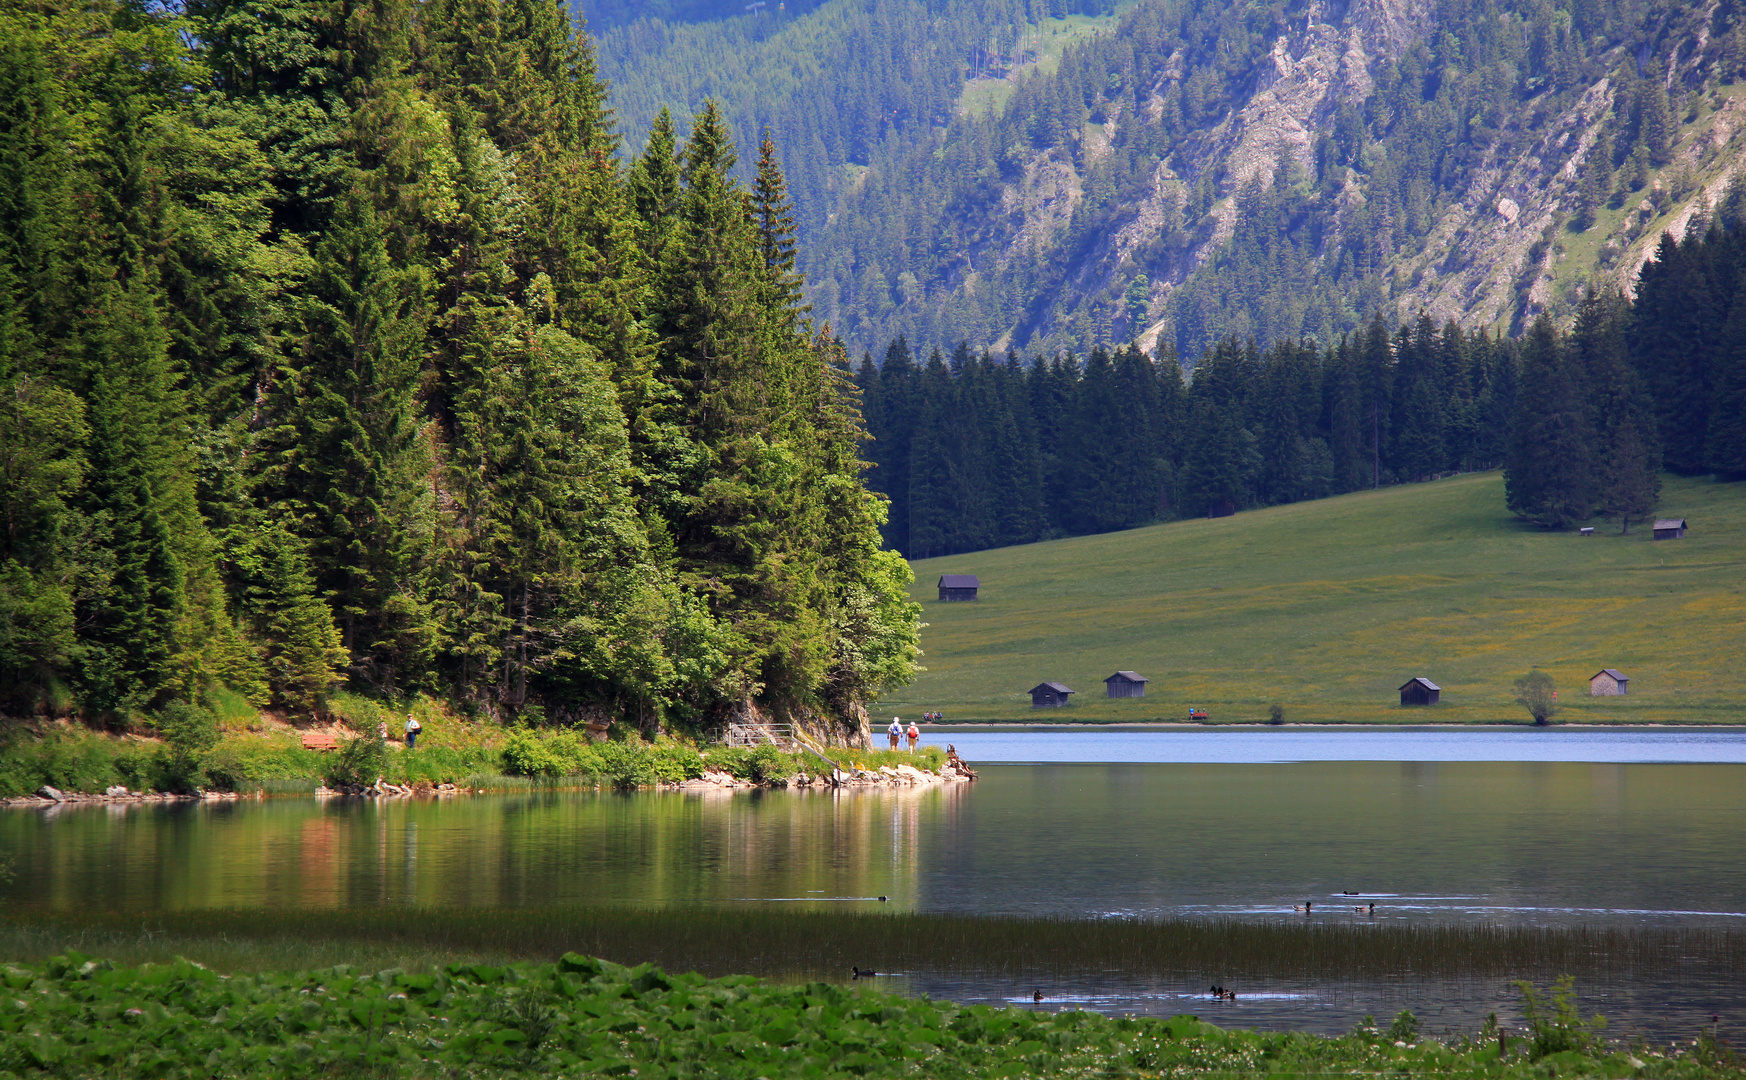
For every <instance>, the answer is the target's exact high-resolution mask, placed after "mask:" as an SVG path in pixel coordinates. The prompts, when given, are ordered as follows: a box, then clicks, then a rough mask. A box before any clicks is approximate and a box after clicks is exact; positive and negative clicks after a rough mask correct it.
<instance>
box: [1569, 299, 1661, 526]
mask: <svg viewBox="0 0 1746 1080" xmlns="http://www.w3.org/2000/svg"><path fill="white" fill-rule="evenodd" d="M1629 319H1630V305H1629V302H1628V301H1626V300H1625V299H1624V297H1622V296H1619V295H1618V294H1616V293H1601V292H1595V291H1592V290H1591V291H1590V293H1589V294H1588V295H1587V296H1586V297H1584V299H1583V303H1582V307H1581V309H1580V310H1579V311H1578V313H1577V318H1576V328H1575V330H1574V332H1573V333H1572V334H1571V348H1572V349H1573V350H1574V353H1575V359H1576V362H1577V363H1578V364H1579V365H1580V368H1581V370H1582V373H1583V378H1584V381H1585V383H1586V384H1587V387H1588V394H1589V398H1590V401H1591V402H1592V403H1593V412H1594V418H1593V423H1594V427H1595V433H1596V446H1595V454H1594V463H1595V470H1596V472H1595V492H1596V499H1597V502H1596V506H1597V509H1599V510H1600V511H1602V512H1603V513H1605V514H1607V515H1609V516H1612V517H1617V518H1618V519H1619V528H1620V531H1621V532H1626V533H1628V532H1629V531H1630V528H1631V519H1632V518H1640V517H1642V516H1643V515H1645V514H1647V513H1648V512H1649V511H1651V510H1653V509H1654V508H1655V503H1656V500H1657V499H1658V498H1659V496H1660V492H1661V478H1660V472H1659V469H1660V465H1661V455H1660V452H1659V447H1658V445H1657V443H1656V442H1655V439H1654V429H1655V413H1654V410H1653V408H1652V407H1651V405H1650V403H1649V400H1648V397H1647V395H1646V394H1645V393H1644V392H1643V389H1642V382H1641V380H1640V379H1639V378H1638V376H1637V372H1636V371H1635V370H1634V369H1633V368H1632V367H1631V363H1630V358H1629V356H1627V355H1626V351H1625V350H1626V338H1625V332H1626V326H1627V325H1628V323H1629Z"/></svg>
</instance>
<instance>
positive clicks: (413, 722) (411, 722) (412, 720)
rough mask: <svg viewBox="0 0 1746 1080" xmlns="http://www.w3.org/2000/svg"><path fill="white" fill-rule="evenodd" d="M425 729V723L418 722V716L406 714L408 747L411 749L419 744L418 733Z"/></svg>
mask: <svg viewBox="0 0 1746 1080" xmlns="http://www.w3.org/2000/svg"><path fill="white" fill-rule="evenodd" d="M423 730H424V725H423V724H421V723H419V722H418V717H416V716H414V715H412V714H411V713H407V714H406V748H407V749H408V750H411V749H412V748H413V747H415V746H417V745H418V733H419V732H421V731H423Z"/></svg>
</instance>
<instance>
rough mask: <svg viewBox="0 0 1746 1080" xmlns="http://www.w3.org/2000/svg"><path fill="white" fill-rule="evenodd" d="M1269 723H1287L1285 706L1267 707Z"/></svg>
mask: <svg viewBox="0 0 1746 1080" xmlns="http://www.w3.org/2000/svg"><path fill="white" fill-rule="evenodd" d="M1267 722H1268V723H1269V724H1283V723H1285V706H1283V705H1278V704H1274V705H1269V706H1267Z"/></svg>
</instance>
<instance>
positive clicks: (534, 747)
mask: <svg viewBox="0 0 1746 1080" xmlns="http://www.w3.org/2000/svg"><path fill="white" fill-rule="evenodd" d="M502 761H503V771H504V772H505V773H507V774H509V775H510V776H532V777H546V778H555V777H560V776H575V777H582V776H589V777H593V778H595V780H596V781H598V782H602V783H610V784H611V785H612V786H614V787H619V788H634V787H647V786H649V785H652V784H663V783H665V784H673V783H678V782H679V781H681V780H684V779H687V778H689V777H693V776H701V775H702V774H703V755H701V754H699V753H698V752H697V750H696V748H695V747H692V746H689V745H687V744H685V743H680V742H662V743H657V744H655V745H653V746H651V745H649V744H648V743H644V742H641V741H636V740H629V741H625V742H604V743H591V742H589V741H588V740H587V737H586V736H583V735H580V734H578V733H577V732H574V731H558V732H550V733H544V732H537V731H534V730H532V729H531V728H517V729H516V730H515V731H514V732H512V733H511V734H510V736H509V738H508V739H507V740H506V741H505V742H504V744H503V751H502ZM735 775H739V774H737V773H736V774H735Z"/></svg>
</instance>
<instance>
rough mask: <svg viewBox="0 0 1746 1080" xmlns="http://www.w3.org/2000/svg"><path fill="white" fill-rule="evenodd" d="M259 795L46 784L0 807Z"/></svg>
mask: <svg viewBox="0 0 1746 1080" xmlns="http://www.w3.org/2000/svg"><path fill="white" fill-rule="evenodd" d="M256 798H260V796H259V795H238V794H237V793H236V792H234V791H200V792H195V793H194V794H192V795H175V794H171V793H170V792H165V791H129V790H128V789H127V788H124V787H112V788H110V789H108V790H107V791H105V792H103V793H102V794H101V795H98V794H95V793H92V792H83V791H61V790H60V789H59V788H52V787H49V786H47V785H44V786H43V787H40V788H38V789H37V790H36V794H34V795H20V796H18V797H16V798H12V799H0V806H60V805H62V804H63V803H144V802H152V803H160V802H230V801H235V800H237V799H256Z"/></svg>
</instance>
